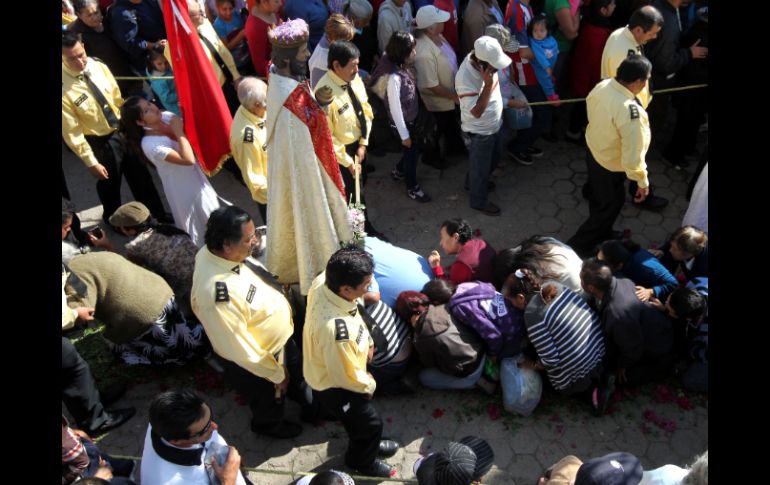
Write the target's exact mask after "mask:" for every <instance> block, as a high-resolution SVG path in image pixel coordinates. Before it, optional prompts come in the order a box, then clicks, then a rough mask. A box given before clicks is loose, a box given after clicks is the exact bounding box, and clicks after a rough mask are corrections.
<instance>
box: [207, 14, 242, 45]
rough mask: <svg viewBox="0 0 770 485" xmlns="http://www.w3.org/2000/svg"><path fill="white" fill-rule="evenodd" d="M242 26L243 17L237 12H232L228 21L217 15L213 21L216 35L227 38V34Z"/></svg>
mask: <svg viewBox="0 0 770 485" xmlns="http://www.w3.org/2000/svg"><path fill="white" fill-rule="evenodd" d="M242 28H243V19H242V18H241V15H240V14H239V13H238V12H233V18H232V19H230V21H229V22H225V21H224V20H222V18H221V17H217V19H216V20H215V21H214V30H216V32H217V35H218V36H219V37H221V38H223V39H226V38H227V34H229V33H230V32H232V31H233V30H238V29H242Z"/></svg>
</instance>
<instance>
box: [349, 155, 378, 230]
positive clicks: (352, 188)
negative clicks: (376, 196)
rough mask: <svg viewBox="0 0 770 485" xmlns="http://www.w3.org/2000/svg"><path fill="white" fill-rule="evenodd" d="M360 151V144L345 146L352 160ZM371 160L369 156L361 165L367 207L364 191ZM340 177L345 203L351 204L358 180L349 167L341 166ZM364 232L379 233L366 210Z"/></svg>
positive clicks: (354, 197) (361, 187) (362, 192)
mask: <svg viewBox="0 0 770 485" xmlns="http://www.w3.org/2000/svg"><path fill="white" fill-rule="evenodd" d="M357 150H358V143H357V142H356V143H351V144H350V145H345V151H346V152H347V153H348V155H350V157H351V158H354V159H355V156H356V151H357ZM368 159H369V156H368V155H367V157H366V158H364V161H363V163H362V164H361V173H360V175H359V184H360V190H361V203H362V204H364V206H365V205H366V197H365V195H366V193H365V191H364V186H365V185H366V180H367V179H368V178H369V177H368V175H367V173H366V163H367V160H368ZM340 175H342V183H343V184H345V197H347V200H346V201H345V202H350V201H351V200H353V201H355V200H356V178H355V177H353V174H352V173H350V170H349V169H348V168H347V167H343V166H342V165H340ZM364 218H365V220H364V231H366V232H367V233H368V234H369V235H375V234H377V233H378V231H377V230H376V229H375V228H374V226H373V225H372V221H371V220H369V210H368V209H364Z"/></svg>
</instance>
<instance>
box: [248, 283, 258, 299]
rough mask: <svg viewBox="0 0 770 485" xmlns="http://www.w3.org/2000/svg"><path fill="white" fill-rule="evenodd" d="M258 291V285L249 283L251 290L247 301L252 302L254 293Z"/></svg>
mask: <svg viewBox="0 0 770 485" xmlns="http://www.w3.org/2000/svg"><path fill="white" fill-rule="evenodd" d="M256 293H257V287H256V286H254V285H249V292H248V293H247V294H246V301H247V302H249V303H251V302H252V300H254V295H255V294H256Z"/></svg>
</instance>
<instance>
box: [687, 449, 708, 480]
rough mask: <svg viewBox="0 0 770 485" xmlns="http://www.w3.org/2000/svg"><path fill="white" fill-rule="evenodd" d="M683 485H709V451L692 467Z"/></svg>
mask: <svg viewBox="0 0 770 485" xmlns="http://www.w3.org/2000/svg"><path fill="white" fill-rule="evenodd" d="M681 485H709V451H708V450H706V452H705V453H703V454H702V455H700V456H699V457H698V458H697V459H696V460H695V463H693V464H692V467H690V473H688V474H687V475H686V476H685V477H684V478H683V479H682V484H681Z"/></svg>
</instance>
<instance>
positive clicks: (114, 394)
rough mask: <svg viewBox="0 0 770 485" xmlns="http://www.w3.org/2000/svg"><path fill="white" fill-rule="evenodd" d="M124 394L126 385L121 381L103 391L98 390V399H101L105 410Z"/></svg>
mask: <svg viewBox="0 0 770 485" xmlns="http://www.w3.org/2000/svg"><path fill="white" fill-rule="evenodd" d="M125 393H126V383H125V382H123V381H120V382H115V383H113V384H110V385H109V386H107V387H105V388H104V389H101V390H99V397H101V400H102V406H104V407H105V408H106V407H107V406H109V405H111V404H112V403H114V402H115V401H117V400H118V399H120V398H121V397H122V396H123V394H125Z"/></svg>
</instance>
